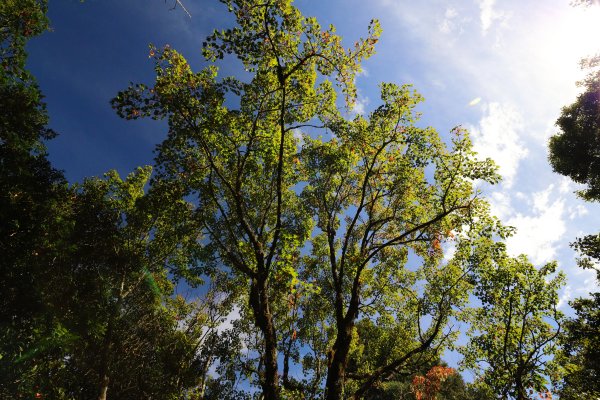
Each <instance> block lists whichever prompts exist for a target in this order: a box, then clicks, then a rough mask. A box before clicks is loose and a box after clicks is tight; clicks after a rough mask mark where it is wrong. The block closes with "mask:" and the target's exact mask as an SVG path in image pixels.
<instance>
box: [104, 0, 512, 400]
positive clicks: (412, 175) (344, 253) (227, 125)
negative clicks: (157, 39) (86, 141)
mask: <svg viewBox="0 0 600 400" xmlns="http://www.w3.org/2000/svg"><path fill="white" fill-rule="evenodd" d="M225 3H226V4H227V5H228V6H229V8H230V11H231V12H232V13H233V14H234V15H235V17H236V21H237V26H236V27H234V28H232V29H227V30H223V31H216V32H214V33H213V34H212V35H211V36H210V37H209V38H208V39H207V41H206V42H205V44H204V48H203V53H204V55H205V57H206V58H207V60H208V61H209V62H211V65H210V66H209V67H207V68H205V69H203V70H201V71H200V72H193V71H192V69H191V68H190V66H189V65H188V63H187V61H186V60H185V59H184V58H183V56H182V55H181V54H179V53H177V52H176V51H175V50H173V49H171V48H169V47H165V48H163V49H157V48H154V47H151V49H150V56H151V57H152V58H153V59H154V62H155V70H156V81H155V82H154V84H153V85H151V86H148V85H145V84H137V85H132V86H130V87H129V88H128V89H127V90H125V91H123V92H121V93H119V94H118V95H117V97H116V98H115V99H114V100H113V103H112V104H113V106H114V107H115V109H116V110H117V112H118V113H119V115H121V116H122V117H124V118H128V119H136V118H140V117H151V118H155V119H163V118H164V119H167V121H168V124H169V134H168V137H167V139H166V140H165V141H164V142H163V143H161V144H160V145H159V146H158V148H157V150H158V151H157V159H156V161H157V164H158V168H157V181H160V182H163V183H164V184H165V185H167V186H169V185H171V186H173V187H177V188H180V189H181V191H182V193H183V194H184V195H185V196H187V198H193V199H194V203H195V204H196V208H195V209H194V215H193V218H194V221H196V223H197V224H198V226H199V227H200V228H199V229H198V233H197V235H198V236H201V237H202V238H203V244H204V245H205V249H206V253H205V255H206V257H205V258H203V259H202V261H203V265H204V267H205V268H207V269H211V268H213V269H212V270H213V271H217V270H219V268H216V269H215V268H214V267H215V266H217V265H222V266H224V267H227V274H228V278H229V282H230V284H229V288H231V289H230V290H231V291H232V292H231V295H232V296H234V297H235V298H238V299H239V300H238V301H239V303H238V307H239V309H240V312H241V315H242V319H243V320H244V323H243V324H241V325H240V327H243V329H244V330H245V331H244V334H245V335H246V337H248V338H249V339H248V342H250V343H251V347H250V348H251V349H252V352H249V353H250V354H256V356H254V355H253V356H252V357H249V359H250V361H249V362H248V363H247V364H246V368H245V371H250V372H249V373H248V374H246V372H238V373H239V374H240V375H244V376H246V377H247V379H248V380H250V381H251V382H253V383H256V384H259V385H260V386H261V388H262V390H263V394H264V395H265V397H266V398H271V399H273V398H277V397H279V396H284V397H285V396H288V395H289V396H291V397H293V396H295V395H296V394H297V393H299V392H304V393H309V394H307V396H309V397H310V396H312V397H318V396H320V395H322V391H323V385H324V379H325V377H326V376H327V379H328V380H327V382H325V386H326V391H327V393H328V395H329V396H334V397H335V396H341V392H340V391H339V390H340V388H341V390H342V391H343V390H344V389H343V387H344V384H345V380H346V377H345V369H346V368H348V369H349V371H351V373H352V374H355V375H356V376H361V378H359V379H351V380H352V382H350V383H349V385H350V386H349V388H350V389H349V390H352V391H353V390H356V391H357V393H359V394H357V396H358V395H360V391H364V390H366V389H368V388H369V387H371V386H372V385H374V384H375V383H376V382H379V381H380V380H382V379H385V377H386V376H388V375H390V374H392V373H394V372H395V371H396V370H398V369H401V368H404V367H407V366H409V365H411V363H412V362H413V361H414V360H413V358H416V357H417V356H419V357H420V356H422V355H423V353H431V354H434V353H435V352H436V351H437V349H441V348H443V347H444V346H446V345H447V342H448V341H449V340H450V338H451V337H452V335H449V334H448V332H445V327H446V326H447V323H448V321H449V320H450V318H454V317H456V316H457V313H458V307H460V306H463V305H464V304H466V301H467V300H468V293H469V290H470V289H471V287H472V285H471V283H470V278H469V274H470V271H471V270H472V269H473V266H474V265H475V263H474V261H473V260H483V259H486V257H487V256H486V254H485V251H487V250H488V249H489V248H490V246H491V243H492V242H493V239H494V238H495V237H499V236H500V237H502V236H504V235H506V234H507V231H506V229H505V228H502V227H501V225H500V224H499V223H498V221H496V220H495V219H493V218H491V217H490V216H489V212H488V207H487V205H486V204H485V202H484V201H482V200H481V199H479V198H478V196H479V194H478V193H477V192H476V191H475V189H474V188H473V180H477V179H481V180H484V181H487V182H490V183H495V182H497V181H498V180H499V176H498V175H497V174H496V172H495V170H496V168H495V166H494V164H493V162H491V161H490V160H484V161H481V160H477V158H476V155H475V154H474V152H473V151H472V148H471V142H470V140H469V137H468V135H467V133H466V132H465V131H464V130H462V129H461V128H456V129H455V130H454V131H453V136H452V139H451V141H450V143H449V145H447V144H446V143H444V142H443V141H442V140H441V139H440V137H439V135H438V133H437V132H436V131H435V130H434V129H432V128H419V127H417V126H416V125H415V124H416V121H417V115H416V113H415V111H414V108H415V106H416V104H417V103H418V102H420V101H421V100H422V98H421V97H420V95H419V94H418V93H416V92H415V91H414V90H412V88H411V87H410V86H398V85H394V84H390V83H385V84H382V85H381V98H382V105H381V106H379V107H378V108H377V109H376V110H375V111H373V112H372V113H371V114H369V115H368V116H367V117H356V118H355V119H354V120H349V119H348V118H347V117H346V116H344V114H343V112H342V111H341V110H339V109H338V107H339V105H340V104H339V103H341V102H338V100H337V94H338V93H339V92H341V94H342V95H344V99H345V101H344V102H343V103H342V104H344V105H345V106H346V107H347V108H346V109H348V108H349V107H350V106H351V105H352V103H353V101H354V97H355V94H356V89H355V87H354V76H355V74H356V73H358V72H359V71H360V61H361V60H363V59H365V58H367V57H369V56H370V55H371V54H372V53H373V51H374V47H373V46H374V44H375V43H376V42H377V39H378V36H379V33H380V28H379V26H378V24H377V23H376V22H373V23H372V24H371V26H370V28H369V35H368V37H367V38H366V39H360V40H358V41H357V42H356V43H355V45H354V46H353V47H351V48H350V49H344V48H343V47H342V40H341V38H340V37H339V36H337V35H336V34H335V30H334V28H333V27H329V28H328V29H323V28H321V27H320V26H319V24H318V23H317V21H316V20H315V19H314V18H305V17H303V16H302V15H301V14H300V12H299V11H298V10H297V9H296V8H294V7H292V5H291V2H290V1H278V2H271V3H264V4H256V3H253V2H250V1H242V0H240V1H228V2H225ZM226 55H234V56H236V57H237V58H238V59H239V60H240V62H241V64H242V65H243V67H244V68H245V69H246V70H247V71H249V72H250V73H251V75H250V77H249V78H248V80H247V81H242V80H241V79H237V78H235V77H225V78H219V75H218V69H217V67H216V65H215V64H214V63H216V62H217V61H218V60H220V59H222V58H223V57H225V56H226ZM336 87H337V89H336ZM318 134H322V135H323V136H317V135H318ZM444 245H454V246H456V247H457V252H456V255H455V257H454V258H453V259H452V260H451V261H450V262H444V261H443V246H444ZM315 299H318V301H314V300H315ZM427 319H431V320H432V321H433V322H432V323H431V324H430V325H429V326H426V324H422V323H421V322H422V320H427ZM386 348H387V350H388V351H385V349H386ZM306 349H310V350H309V351H306ZM279 354H281V356H282V359H283V373H282V374H281V383H280V382H279V365H278V362H279V361H278V357H279ZM431 354H429V355H428V356H431ZM293 364H296V365H298V366H302V369H303V376H304V378H303V379H300V380H299V379H295V378H293V377H292V376H291V374H290V369H291V365H293ZM236 379H237V375H236ZM294 393H296V394H294ZM334 393H339V394H334ZM348 393H350V392H348ZM336 398H337V397H336Z"/></svg>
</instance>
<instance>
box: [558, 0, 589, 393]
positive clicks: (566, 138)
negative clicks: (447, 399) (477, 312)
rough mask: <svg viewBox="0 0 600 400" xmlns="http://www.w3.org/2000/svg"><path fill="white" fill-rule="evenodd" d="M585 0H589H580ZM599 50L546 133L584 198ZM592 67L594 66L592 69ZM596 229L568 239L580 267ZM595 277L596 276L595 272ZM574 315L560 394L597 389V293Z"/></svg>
mask: <svg viewBox="0 0 600 400" xmlns="http://www.w3.org/2000/svg"><path fill="white" fill-rule="evenodd" d="M580 3H584V4H585V3H587V5H590V4H591V3H592V2H591V1H581V2H580ZM598 66H600V56H595V57H590V58H588V59H586V60H584V61H583V62H582V67H584V68H590V69H591V71H592V72H590V73H589V74H588V76H587V78H586V79H585V80H584V81H583V86H584V91H583V93H581V94H580V95H579V96H578V97H577V99H576V101H575V102H574V103H573V104H571V105H569V106H566V107H564V108H563V110H562V113H561V116H560V117H559V119H558V120H557V122H556V124H557V126H558V127H559V128H560V132H559V133H557V134H556V135H554V136H552V137H551V138H550V143H549V149H550V155H549V160H550V163H551V165H552V168H553V169H554V171H555V172H558V173H560V174H563V175H565V176H568V177H570V178H571V179H572V180H573V181H575V182H577V183H581V184H584V185H585V188H584V189H583V190H580V191H579V192H578V194H579V195H580V196H581V197H582V198H583V199H584V200H586V201H600V162H599V161H598V160H599V157H598V154H599V153H600V71H599V70H598V69H597V67H598ZM594 68H596V70H595V71H594ZM599 237H600V236H599V235H597V234H596V235H586V236H584V237H582V238H578V239H577V241H576V242H575V243H572V247H574V248H575V249H576V250H577V251H579V253H580V254H581V255H582V256H583V257H582V258H581V259H580V260H579V266H580V267H582V268H588V269H594V268H596V263H597V262H598V260H600V240H598V238H599ZM598 279H600V278H598ZM570 304H571V306H572V307H573V309H574V310H575V314H576V315H575V317H574V318H571V319H569V320H568V322H567V323H566V328H567V329H566V332H565V335H564V336H563V338H562V344H563V348H562V354H561V362H562V364H563V365H562V367H563V368H564V371H563V373H564V376H563V379H564V380H563V382H562V383H561V384H560V385H559V386H561V398H563V397H564V398H566V399H569V398H581V397H579V396H586V397H588V396H592V397H593V396H595V395H596V396H597V395H598V392H599V391H600V388H599V386H598V385H597V384H596V382H597V381H598V379H597V378H596V377H597V376H598V375H599V374H600V365H599V364H598V361H597V360H598V354H597V352H596V350H595V349H597V346H598V344H599V343H600V342H599V340H600V333H599V332H600V331H599V330H598V318H599V316H598V312H597V309H598V305H599V304H600V293H598V292H596V293H591V298H580V299H576V300H573V301H572V302H571V303H570Z"/></svg>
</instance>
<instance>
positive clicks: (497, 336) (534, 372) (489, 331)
mask: <svg viewBox="0 0 600 400" xmlns="http://www.w3.org/2000/svg"><path fill="white" fill-rule="evenodd" d="M555 268H556V265H555V264H554V263H550V264H546V265H545V266H543V267H542V268H540V269H536V268H535V267H534V266H533V265H532V264H531V263H530V262H529V261H528V260H527V258H526V257H525V256H520V257H518V258H516V259H513V258H509V257H507V256H506V255H503V254H500V256H498V257H495V259H494V264H493V265H492V266H491V268H489V269H484V270H481V271H479V277H478V284H477V289H476V294H477V298H478V299H479V301H480V302H481V307H480V308H478V309H477V310H476V311H475V312H474V313H473V315H472V320H471V323H472V328H471V331H472V337H471V339H470V342H469V344H468V345H467V346H465V347H462V348H461V349H460V351H461V352H462V353H463V355H464V357H465V358H464V366H465V367H466V368H470V369H474V370H476V371H478V374H479V378H478V379H479V383H480V385H481V386H482V387H484V388H488V389H489V390H491V391H492V392H493V393H496V394H498V395H500V396H501V397H502V398H509V397H510V398H515V399H527V398H530V397H529V394H530V393H532V392H533V391H535V392H536V393H544V392H546V390H547V387H548V386H547V385H548V382H547V377H548V376H554V375H555V372H556V370H555V365H554V364H553V363H552V357H553V355H555V353H556V351H557V346H556V339H557V337H558V334H559V332H560V328H561V325H562V321H563V316H562V314H561V312H560V311H558V310H557V309H556V306H557V303H558V294H557V293H558V290H559V289H560V287H561V286H562V285H563V284H564V279H565V278H564V275H563V274H560V273H559V274H558V275H557V276H556V277H554V278H551V277H550V275H551V274H552V273H554V271H555Z"/></svg>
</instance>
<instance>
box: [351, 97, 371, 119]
mask: <svg viewBox="0 0 600 400" xmlns="http://www.w3.org/2000/svg"><path fill="white" fill-rule="evenodd" d="M367 105H369V98H368V97H363V96H361V95H360V94H359V95H358V96H357V97H356V102H355V103H354V107H352V112H354V113H356V114H361V115H365V107H366V106H367Z"/></svg>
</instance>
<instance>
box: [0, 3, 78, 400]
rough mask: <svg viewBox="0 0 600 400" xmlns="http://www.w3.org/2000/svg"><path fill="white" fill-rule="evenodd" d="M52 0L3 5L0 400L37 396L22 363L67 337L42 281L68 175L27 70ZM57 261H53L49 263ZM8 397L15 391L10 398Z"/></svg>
mask: <svg viewBox="0 0 600 400" xmlns="http://www.w3.org/2000/svg"><path fill="white" fill-rule="evenodd" d="M45 12H46V1H43V0H25V1H20V0H7V1H3V2H2V3H0V221H2V223H1V224H0V252H1V253H2V257H1V258H0V292H2V296H1V299H0V396H2V397H11V396H12V395H14V393H16V392H17V391H20V390H23V393H27V395H33V394H34V393H31V392H30V391H29V390H30V389H32V387H33V384H34V382H33V381H31V380H30V379H29V378H30V375H29V372H31V371H32V368H34V367H35V365H33V364H31V363H26V362H24V363H16V362H15V360H17V359H19V358H20V357H21V356H23V354H24V353H26V352H27V351H28V349H30V348H31V347H32V346H33V345H34V343H38V342H40V341H41V342H47V341H49V340H52V338H57V337H60V336H61V335H60V331H56V329H55V328H57V327H56V326H54V325H53V324H52V321H49V320H48V319H47V318H45V316H44V307H45V306H44V301H43V298H42V292H41V290H40V286H42V285H43V279H40V276H41V275H40V274H41V273H42V272H43V271H44V270H46V269H47V264H46V261H47V259H48V256H49V255H50V254H51V253H53V252H54V249H53V240H54V239H53V238H55V237H56V232H60V231H61V230H62V228H61V226H62V223H61V222H60V221H59V220H57V219H56V214H57V213H58V212H59V210H60V204H61V202H62V201H63V200H64V198H65V197H66V191H65V190H64V189H65V181H64V178H63V176H62V174H61V173H60V172H58V171H56V170H55V169H53V168H52V166H51V165H50V163H49V161H48V159H47V155H46V149H45V145H44V142H45V141H46V140H49V139H51V138H53V137H54V136H55V133H54V132H53V131H52V130H50V129H49V128H48V127H47V123H48V115H47V112H46V109H45V104H44V103H43V101H42V95H41V93H40V91H39V89H38V87H37V85H36V82H35V80H34V78H33V77H32V76H31V75H30V74H29V72H28V71H27V70H26V69H25V62H26V56H27V54H26V51H25V45H26V43H27V41H28V40H29V39H30V38H32V37H34V36H36V35H38V34H40V33H41V32H43V31H44V30H45V29H46V28H47V26H48V21H47V19H46V16H45ZM50 259H51V258H50ZM4 391H8V393H5V392H4Z"/></svg>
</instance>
